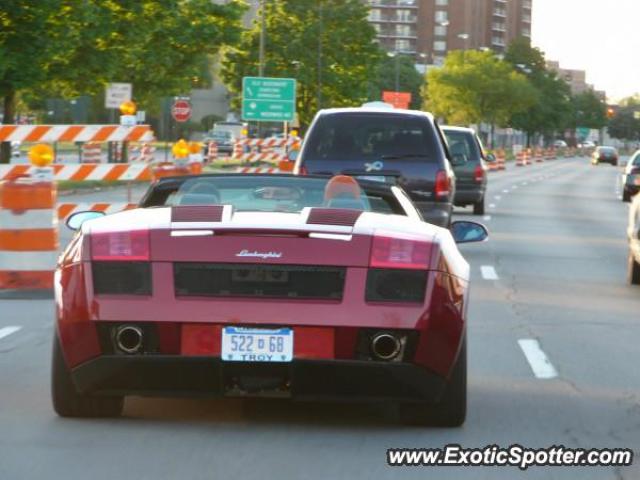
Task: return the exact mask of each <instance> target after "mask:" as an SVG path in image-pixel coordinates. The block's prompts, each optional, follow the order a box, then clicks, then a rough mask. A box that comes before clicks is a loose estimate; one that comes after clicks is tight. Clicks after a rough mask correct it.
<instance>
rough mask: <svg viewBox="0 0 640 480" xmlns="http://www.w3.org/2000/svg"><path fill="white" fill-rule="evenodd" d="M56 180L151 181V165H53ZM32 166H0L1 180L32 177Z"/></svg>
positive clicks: (33, 169) (33, 168)
mask: <svg viewBox="0 0 640 480" xmlns="http://www.w3.org/2000/svg"><path fill="white" fill-rule="evenodd" d="M52 168H53V172H54V180H74V181H81V180H105V181H116V180H140V181H142V180H150V179H151V171H150V168H149V165H147V164H143V163H115V164H114V163H102V164H100V163H98V164H95V163H93V164H91V163H75V164H56V165H52ZM34 171H35V167H33V166H31V165H0V180H8V179H11V178H16V177H20V176H24V175H31V174H33V173H34Z"/></svg>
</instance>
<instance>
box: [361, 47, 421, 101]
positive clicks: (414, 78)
mask: <svg viewBox="0 0 640 480" xmlns="http://www.w3.org/2000/svg"><path fill="white" fill-rule="evenodd" d="M396 62H397V64H396ZM396 65H397V69H396ZM396 74H397V75H398V87H399V91H400V92H410V93H411V104H410V108H414V109H419V108H421V106H422V93H421V91H420V90H421V87H422V84H423V83H424V77H423V76H422V75H421V74H420V73H418V71H417V70H416V67H415V61H414V58H413V57H410V56H407V55H399V56H398V57H389V56H388V55H387V56H385V57H384V59H383V60H382V62H381V63H380V67H379V68H378V72H377V73H376V75H375V81H374V83H373V90H374V91H373V92H371V96H370V99H372V100H380V99H381V98H382V97H381V96H382V92H383V91H385V90H388V91H395V90H396Z"/></svg>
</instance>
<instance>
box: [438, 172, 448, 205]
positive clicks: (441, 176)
mask: <svg viewBox="0 0 640 480" xmlns="http://www.w3.org/2000/svg"><path fill="white" fill-rule="evenodd" d="M450 191H451V179H450V178H449V176H448V175H447V172H445V171H444V170H438V173H437V174H436V187H435V196H436V199H439V198H446V197H447V196H448V195H449V192H450Z"/></svg>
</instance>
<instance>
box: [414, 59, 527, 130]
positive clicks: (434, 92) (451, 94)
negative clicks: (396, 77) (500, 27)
mask: <svg viewBox="0 0 640 480" xmlns="http://www.w3.org/2000/svg"><path fill="white" fill-rule="evenodd" d="M536 97H537V95H536V91H535V89H534V88H533V87H532V86H531V85H530V84H529V82H528V81H527V79H526V77H524V75H522V74H520V73H517V72H515V71H514V70H513V68H512V66H511V64H509V63H507V62H505V61H503V60H500V59H498V58H497V57H496V56H495V55H494V54H493V53H492V52H484V51H475V50H470V51H460V50H457V51H453V52H450V53H449V55H447V58H446V59H445V63H444V66H443V67H442V68H439V69H432V70H430V71H429V72H428V74H427V86H426V102H425V110H429V111H431V112H433V113H434V114H435V115H437V116H440V117H444V118H446V120H447V122H448V123H452V124H461V125H469V124H474V123H481V122H486V123H489V124H491V125H499V126H506V125H507V124H508V123H509V121H510V119H511V118H512V117H513V115H514V114H516V113H520V112H523V111H525V110H526V109H527V108H529V107H531V106H532V105H533V104H534V103H535V101H536Z"/></svg>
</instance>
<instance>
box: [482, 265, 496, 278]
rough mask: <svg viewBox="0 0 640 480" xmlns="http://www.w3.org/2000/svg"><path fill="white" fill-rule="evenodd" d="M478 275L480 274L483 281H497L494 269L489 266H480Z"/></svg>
mask: <svg viewBox="0 0 640 480" xmlns="http://www.w3.org/2000/svg"><path fill="white" fill-rule="evenodd" d="M480 273H482V278H484V279H485V280H498V274H497V273H496V269H495V268H493V267H492V266H491V265H482V266H481V267H480Z"/></svg>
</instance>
